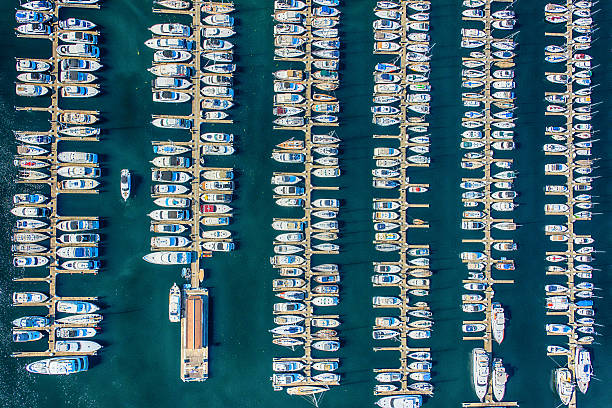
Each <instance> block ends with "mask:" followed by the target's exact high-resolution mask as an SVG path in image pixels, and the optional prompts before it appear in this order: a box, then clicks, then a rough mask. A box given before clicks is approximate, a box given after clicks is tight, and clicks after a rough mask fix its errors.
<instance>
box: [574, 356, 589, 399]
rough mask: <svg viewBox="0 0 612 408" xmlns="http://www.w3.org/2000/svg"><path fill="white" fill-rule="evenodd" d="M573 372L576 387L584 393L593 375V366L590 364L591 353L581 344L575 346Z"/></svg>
mask: <svg viewBox="0 0 612 408" xmlns="http://www.w3.org/2000/svg"><path fill="white" fill-rule="evenodd" d="M574 373H575V375H576V384H577V385H578V389H579V390H580V392H582V393H583V394H586V392H587V390H588V388H589V382H590V381H591V377H592V376H593V366H592V364H591V354H590V353H589V351H588V350H587V349H585V348H584V347H582V346H577V347H576V351H575V356H574Z"/></svg>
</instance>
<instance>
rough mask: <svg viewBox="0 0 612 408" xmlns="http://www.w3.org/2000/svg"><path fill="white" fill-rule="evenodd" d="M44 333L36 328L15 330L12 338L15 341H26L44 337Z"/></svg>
mask: <svg viewBox="0 0 612 408" xmlns="http://www.w3.org/2000/svg"><path fill="white" fill-rule="evenodd" d="M42 337H43V334H42V333H41V332H40V331H36V330H13V334H12V338H13V341H14V342H15V343H24V342H28V341H36V340H39V339H42Z"/></svg>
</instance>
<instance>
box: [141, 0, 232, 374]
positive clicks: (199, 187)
mask: <svg viewBox="0 0 612 408" xmlns="http://www.w3.org/2000/svg"><path fill="white" fill-rule="evenodd" d="M204 5H205V6H208V7H211V8H214V7H229V8H231V9H232V10H233V8H234V4H233V3H232V2H205V3H204V2H193V3H192V4H191V6H190V8H188V9H185V10H173V9H165V8H155V7H154V8H153V12H154V13H158V14H171V15H175V16H184V17H185V19H186V23H187V24H188V26H189V27H190V30H191V34H190V35H189V36H182V37H181V36H179V37H173V38H181V39H183V40H185V41H191V42H192V44H193V46H192V48H190V49H188V51H189V52H190V53H191V54H192V55H193V57H192V58H191V59H190V60H189V61H188V62H184V63H181V64H183V65H185V66H186V67H188V69H189V70H191V72H192V75H190V76H189V78H188V79H189V80H190V81H191V82H192V86H190V87H189V88H188V89H180V90H179V89H175V90H173V91H179V92H183V93H186V94H188V95H189V98H190V105H191V113H190V114H188V115H185V116H176V115H164V114H154V115H152V118H153V120H155V119H177V120H183V121H185V122H187V123H189V126H188V129H187V130H188V131H189V133H190V136H191V138H190V140H189V141H186V142H183V141H172V140H169V141H153V142H152V145H153V146H160V145H175V146H183V147H186V148H188V149H189V152H187V153H186V154H187V155H188V157H189V159H190V164H189V166H185V167H164V168H153V169H151V170H152V171H154V170H168V171H176V172H185V173H187V174H189V176H190V181H189V191H188V192H187V193H185V194H155V193H152V194H151V197H152V198H154V199H155V198H160V197H169V198H170V197H173V198H186V199H188V200H189V207H188V208H187V209H185V210H188V211H190V217H189V218H188V219H185V220H179V221H162V222H158V221H152V223H154V224H157V223H176V224H181V225H185V226H187V227H188V228H189V239H190V241H191V242H190V244H189V245H188V246H187V247H183V248H175V247H173V248H160V247H151V251H154V252H155V251H168V250H170V251H188V252H190V253H191V254H192V259H191V262H190V264H189V267H188V268H187V270H186V271H185V270H184V271H183V275H184V276H185V278H186V279H187V280H188V282H189V283H188V284H186V285H185V286H184V292H185V299H186V300H187V306H188V307H192V306H193V304H194V302H195V303H198V302H199V301H192V300H190V299H191V297H192V296H195V295H194V294H198V295H197V296H200V295H201V296H203V297H205V299H206V302H208V290H207V289H204V288H201V286H200V285H201V284H202V282H203V281H204V279H205V277H206V276H205V270H204V262H203V261H204V259H205V258H209V257H211V256H213V254H214V252H211V251H209V250H206V249H205V248H204V244H205V243H206V242H212V243H214V242H220V243H224V244H232V240H231V238H218V239H217V238H206V239H205V238H204V237H203V236H202V233H203V232H205V231H206V228H208V227H205V225H206V226H208V225H211V226H213V225H214V226H215V227H216V228H226V227H227V224H223V223H221V222H222V220H226V221H227V223H229V221H230V220H231V217H232V214H231V213H203V212H202V210H201V208H200V204H201V203H204V204H206V203H211V204H213V205H214V204H215V203H221V201H204V200H201V197H202V195H203V194H210V195H214V194H219V195H222V194H229V195H230V196H231V194H232V191H225V190H223V191H220V190H213V189H206V190H205V189H204V188H203V184H202V183H203V182H204V181H205V180H206V179H205V178H204V177H203V174H205V172H207V171H218V172H223V173H224V174H231V178H227V179H223V180H222V181H231V180H232V179H233V168H232V167H226V168H218V167H217V168H212V167H207V166H206V163H205V158H206V156H207V154H206V152H205V151H204V149H205V148H208V147H211V148H213V149H216V148H227V149H233V147H232V144H231V143H222V142H221V143H214V144H211V143H205V142H204V141H203V140H202V134H203V133H204V132H205V130H204V128H205V127H206V126H207V125H208V124H218V125H224V124H231V123H233V121H232V119H231V117H230V114H229V113H228V114H227V115H225V117H221V116H223V115H224V114H225V113H226V112H225V110H221V111H217V112H221V113H219V115H220V117H219V118H215V117H213V115H211V114H213V113H215V112H214V111H207V110H206V109H205V108H204V107H203V102H204V100H205V99H210V98H211V97H210V96H208V97H207V96H205V95H204V92H203V91H204V87H205V84H203V80H204V79H206V78H208V77H213V76H222V77H225V78H230V83H231V78H233V72H230V73H210V72H206V69H205V68H206V66H207V65H208V63H207V64H204V63H203V56H204V54H205V53H207V52H210V51H212V50H206V49H205V48H204V47H205V44H204V41H205V40H206V37H205V36H204V33H203V30H205V29H206V28H207V27H208V28H210V27H211V26H208V25H206V23H205V22H204V19H205V17H206V16H207V14H206V13H205V10H204ZM227 14H229V13H227ZM232 28H233V27H232ZM153 38H165V37H164V36H158V35H155V34H154V35H153ZM222 40H223V41H228V40H231V36H230V38H223V39H222ZM227 52H228V53H229V54H232V55H233V53H234V50H233V49H231V50H229V51H227ZM206 61H208V62H210V63H215V61H212V60H208V59H206ZM154 64H155V65H163V63H154ZM152 91H153V92H155V91H156V89H153V90H152ZM218 99H219V100H220V101H227V102H231V101H232V99H233V97H219V98H218ZM216 132H219V130H216ZM183 157H184V156H183ZM230 201H231V199H230ZM222 202H223V203H229V201H222ZM206 217H208V218H206ZM211 217H217V218H218V219H219V222H220V223H219V224H211V223H208V222H207V221H211V220H212V218H211ZM204 294H205V295H204ZM190 305H191V306H190ZM183 314H187V315H189V314H190V312H189V310H183ZM186 324H187V323H185V319H181V333H182V337H181V338H182V340H181V369H180V372H181V379H182V380H183V381H204V380H206V379H207V378H208V369H209V367H208V344H205V346H202V347H196V348H195V349H194V348H193V347H192V346H193V345H190V342H189V341H186V340H185V336H186V331H185V330H186V329H185V325H186ZM188 326H189V325H188ZM198 327H199V326H198ZM189 330H191V329H189ZM194 330H195V329H194ZM204 330H205V331H207V328H205V329H204ZM189 336H193V333H191V334H189Z"/></svg>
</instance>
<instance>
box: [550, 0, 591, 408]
mask: <svg viewBox="0 0 612 408" xmlns="http://www.w3.org/2000/svg"><path fill="white" fill-rule="evenodd" d="M564 6H565V7H567V10H566V11H565V12H563V13H554V16H555V17H557V16H561V17H563V18H565V19H566V20H565V23H564V24H555V26H557V27H560V28H561V29H562V31H551V32H549V31H547V32H546V33H545V35H546V36H547V39H550V40H551V42H552V43H553V44H555V45H561V46H563V47H564V50H563V52H547V53H546V56H547V58H559V57H561V58H563V60H562V61H561V62H559V63H556V64H554V66H555V67H562V68H563V70H562V71H561V72H559V71H551V72H546V79H547V80H548V81H549V82H553V81H552V80H551V78H554V77H555V76H557V75H567V78H568V80H567V81H566V83H556V84H554V85H552V86H553V87H554V88H555V89H556V88H558V87H559V86H561V87H564V89H563V91H562V92H558V91H556V92H546V95H545V96H546V98H547V100H549V102H550V103H551V105H549V107H553V106H558V107H560V108H561V109H559V110H561V111H559V112H558V111H555V110H554V109H552V108H551V109H549V108H548V107H547V110H546V115H547V117H548V118H550V119H551V120H552V121H554V122H555V124H554V126H561V128H559V129H552V128H551V129H549V128H546V132H545V135H546V136H549V137H550V138H551V139H552V141H551V142H550V144H547V145H545V146H544V151H545V154H546V155H547V156H548V157H550V158H551V159H554V162H553V163H559V161H561V163H562V164H564V165H565V166H566V167H565V169H560V170H556V169H555V170H554V172H553V171H552V169H551V170H549V169H548V167H547V168H546V169H545V172H546V175H549V176H553V177H554V180H555V181H556V180H558V177H563V178H564V183H562V184H559V185H557V184H555V185H547V186H546V188H545V194H546V195H547V198H553V199H554V198H556V197H558V198H560V199H561V200H563V201H562V202H563V204H565V208H555V207H549V205H548V204H547V206H546V208H545V214H546V215H547V216H550V217H551V219H552V220H555V225H558V226H559V227H562V228H563V229H564V230H560V228H559V230H551V231H548V230H547V232H546V235H547V236H548V237H549V239H550V240H551V242H557V243H559V244H560V245H561V246H563V247H564V248H563V250H555V251H547V252H546V257H547V261H550V259H549V257H551V256H557V257H560V260H561V261H560V262H558V263H554V264H551V265H550V266H549V267H548V268H547V271H546V274H547V275H549V277H550V279H551V280H552V282H551V283H558V279H563V280H564V282H563V284H564V285H565V286H566V287H567V292H566V293H563V294H561V295H563V296H566V298H567V299H568V304H567V308H565V309H560V310H556V309H553V308H549V309H547V313H546V314H547V315H548V316H550V317H551V320H552V319H555V320H553V321H552V322H553V323H556V322H557V321H556V316H558V317H562V318H563V317H565V318H566V319H567V322H566V324H567V326H569V327H570V328H571V330H570V332H568V333H557V332H549V331H547V334H548V335H550V336H555V335H562V336H563V337H564V338H563V340H561V343H562V344H564V345H566V347H567V350H568V352H567V353H555V352H550V351H548V355H549V356H559V357H562V358H563V359H564V360H565V362H563V364H560V366H564V367H567V369H569V370H570V372H571V375H572V382H573V381H577V380H578V377H579V375H581V374H580V373H578V372H577V371H576V361H575V359H576V352H577V349H578V348H579V347H581V348H582V347H586V346H588V345H590V344H591V343H592V342H593V341H594V338H593V336H592V335H584V336H583V335H581V333H583V331H582V330H585V329H589V328H592V327H593V323H587V324H585V323H581V322H580V321H579V320H580V316H581V315H582V314H581V312H582V311H585V309H587V310H588V309H591V308H592V307H593V306H578V304H577V303H576V302H578V301H579V300H580V299H581V298H583V297H581V296H577V294H578V295H582V293H584V292H581V289H580V288H579V287H578V288H577V287H576V285H577V284H579V283H581V282H580V281H581V280H588V279H590V278H591V274H592V272H591V271H592V270H593V269H592V267H591V266H590V265H588V263H589V262H590V261H591V260H590V254H591V252H592V251H594V249H593V247H592V246H590V247H583V246H582V247H581V244H585V243H586V244H589V245H592V243H593V242H594V240H593V239H592V237H591V236H590V235H580V234H577V233H576V232H575V223H577V222H579V221H587V222H588V221H590V220H591V218H592V215H593V213H592V212H591V210H590V208H592V206H593V205H594V204H593V203H592V202H591V195H590V190H591V189H592V186H591V181H592V179H594V177H593V176H592V170H593V169H592V165H593V163H594V160H593V159H591V154H592V152H591V146H592V144H593V143H592V142H591V137H592V133H593V130H592V128H591V125H590V119H591V112H592V107H593V106H595V105H596V104H592V101H591V97H590V94H591V89H592V86H593V85H592V84H591V82H590V68H591V66H592V65H591V64H592V61H591V60H590V57H589V59H587V60H584V59H578V58H577V54H580V53H582V52H588V48H589V45H590V38H589V39H588V41H587V42H586V43H585V42H582V43H580V42H576V41H575V38H576V37H577V36H580V35H584V33H587V34H588V33H591V32H593V31H594V29H593V26H592V25H591V24H581V25H580V26H577V25H575V23H574V22H575V20H576V19H577V18H578V17H577V16H576V15H575V14H574V4H573V2H572V1H570V0H568V1H567V2H566V3H565V4H564ZM585 10H589V12H590V6H589V8H587V9H585ZM550 16H552V13H549V12H546V17H547V18H549V17H550ZM579 29H580V31H579ZM559 39H561V40H562V41H563V42H562V43H561V44H557V43H558V40H559ZM583 50H587V51H583ZM551 65H552V64H551ZM580 69H582V70H584V71H578V70H580ZM580 72H582V73H585V72H586V73H588V74H589V75H588V76H587V78H588V82H587V83H580V81H579V79H580V78H582V77H580V76H578V75H577V74H579V73H580ZM581 86H585V87H583V88H581ZM585 91H586V97H585V96H584V95H585V93H584V92H585ZM553 101H554V104H555V105H552V103H553ZM576 105H579V106H576ZM581 109H582V111H581ZM585 109H586V110H585ZM582 128H584V129H582ZM553 130H554V131H553ZM557 145H558V146H562V147H563V149H561V148H559V149H558V150H560V151H555V148H554V146H557ZM582 145H585V146H582ZM547 146H550V147H548V148H547ZM583 174H588V175H589V176H586V177H585V176H583ZM583 193H586V194H587V195H586V196H585V197H582V196H583V195H584V194H583ZM555 201H557V200H555ZM575 207H576V208H578V210H576V209H575ZM584 209H586V211H584ZM559 217H561V218H563V219H564V222H563V223H561V224H557V223H556V220H558V219H559ZM553 245H555V246H556V245H557V244H553ZM589 248H590V250H589V251H586V252H585V251H584V250H585V249H587V250H588V249H589ZM581 256H586V257H587V259H582V258H581ZM583 262H584V263H583ZM559 295H560V294H558V293H546V296H559ZM588 298H589V297H587V299H588ZM576 315H578V316H576ZM587 316H588V315H587ZM586 333H589V332H588V331H587V332H586ZM591 358H592V357H591ZM572 386H573V384H572ZM577 393H578V390H574V391H573V393H572V395H571V397H570V399H569V404H567V405H568V407H570V408H576V407H577V405H578V404H577V399H576V394H577Z"/></svg>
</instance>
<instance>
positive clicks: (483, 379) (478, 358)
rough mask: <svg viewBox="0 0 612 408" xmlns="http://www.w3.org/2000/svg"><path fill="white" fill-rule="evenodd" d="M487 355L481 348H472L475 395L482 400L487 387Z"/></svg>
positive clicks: (488, 369)
mask: <svg viewBox="0 0 612 408" xmlns="http://www.w3.org/2000/svg"><path fill="white" fill-rule="evenodd" d="M489 371H490V368H489V355H488V354H487V352H486V351H485V350H484V349H482V348H475V349H473V350H472V381H473V384H474V390H475V391H476V396H477V397H478V399H479V400H480V401H483V399H484V397H485V395H486V393H487V389H488V387H489Z"/></svg>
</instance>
